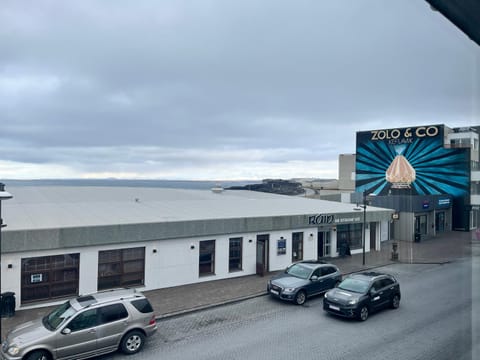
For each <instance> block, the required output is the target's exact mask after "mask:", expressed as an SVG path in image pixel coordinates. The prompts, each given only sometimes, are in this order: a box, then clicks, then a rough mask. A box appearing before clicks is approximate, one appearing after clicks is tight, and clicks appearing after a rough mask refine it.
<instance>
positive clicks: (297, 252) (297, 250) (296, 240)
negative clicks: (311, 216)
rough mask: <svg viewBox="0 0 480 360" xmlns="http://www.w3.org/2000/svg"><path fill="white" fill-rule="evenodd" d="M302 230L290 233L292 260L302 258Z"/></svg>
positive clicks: (300, 259)
mask: <svg viewBox="0 0 480 360" xmlns="http://www.w3.org/2000/svg"><path fill="white" fill-rule="evenodd" d="M303 245H304V244H303V232H302V231H299V232H293V233H292V262H296V261H302V260H303V253H304V251H303Z"/></svg>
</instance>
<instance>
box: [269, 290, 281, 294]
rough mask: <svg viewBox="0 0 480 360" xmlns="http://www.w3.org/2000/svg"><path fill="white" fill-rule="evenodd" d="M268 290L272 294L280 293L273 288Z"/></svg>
mask: <svg viewBox="0 0 480 360" xmlns="http://www.w3.org/2000/svg"><path fill="white" fill-rule="evenodd" d="M270 292H271V293H272V294H275V295H279V294H280V293H279V292H278V291H277V290H273V289H271V290H270Z"/></svg>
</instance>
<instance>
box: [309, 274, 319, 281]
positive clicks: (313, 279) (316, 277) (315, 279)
mask: <svg viewBox="0 0 480 360" xmlns="http://www.w3.org/2000/svg"><path fill="white" fill-rule="evenodd" d="M310 280H312V281H317V280H318V276H317V275H312V277H311V278H310Z"/></svg>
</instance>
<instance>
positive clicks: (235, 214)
mask: <svg viewBox="0 0 480 360" xmlns="http://www.w3.org/2000/svg"><path fill="white" fill-rule="evenodd" d="M9 191H10V192H11V193H12V195H13V196H14V198H13V199H12V200H10V201H9V202H8V203H6V204H4V219H5V223H7V224H8V226H7V227H6V228H5V229H4V230H3V231H2V244H1V245H2V252H1V266H2V269H1V276H2V278H1V280H2V281H1V291H2V292H5V291H12V292H14V293H15V294H16V295H17V299H18V301H17V308H26V307H36V306H41V305H50V304H53V303H56V302H58V301H62V300H63V299H64V298H66V297H71V296H75V295H78V294H86V293H91V292H95V291H98V290H105V289H111V288H117V287H138V288H140V289H142V290H153V289H159V288H166V287H172V286H178V285H184V284H190V283H196V282H203V281H211V280H217V279H226V278H232V277H238V276H245V275H253V274H259V275H263V274H265V273H267V272H269V271H276V270H281V269H284V268H285V267H286V266H288V265H289V264H290V263H292V262H294V261H300V260H307V259H318V258H324V257H334V256H339V254H340V252H341V245H342V244H343V243H344V242H345V241H347V242H349V243H350V244H351V245H350V246H351V252H352V253H358V252H361V251H362V246H361V245H362V236H363V235H364V234H363V233H362V229H363V223H365V224H368V229H365V238H366V239H368V241H366V244H365V245H366V246H365V248H366V251H370V250H373V249H378V248H379V246H380V242H381V241H383V240H385V239H387V238H388V236H389V233H388V222H389V220H390V218H391V214H392V213H393V211H392V210H389V209H381V208H375V207H372V208H369V211H368V212H367V213H366V217H365V218H363V215H364V213H363V212H362V211H358V210H356V209H355V208H354V206H352V204H345V203H338V202H331V201H322V200H314V199H306V198H303V197H291V196H282V195H273V194H265V193H259V192H253V191H233V190H232V191H218V190H216V191H215V192H211V191H206V190H179V189H160V188H155V189H153V188H150V189H149V188H122V187H115V188H108V187H102V188H95V187H68V186H63V187H47V186H44V187H27V186H24V187H16V188H13V187H11V188H9Z"/></svg>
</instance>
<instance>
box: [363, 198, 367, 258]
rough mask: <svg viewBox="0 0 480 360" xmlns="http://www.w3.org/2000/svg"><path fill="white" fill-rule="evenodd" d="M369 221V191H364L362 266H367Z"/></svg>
mask: <svg viewBox="0 0 480 360" xmlns="http://www.w3.org/2000/svg"><path fill="white" fill-rule="evenodd" d="M366 220H367V191H366V190H364V191H363V231H362V265H365V238H366V234H365V233H366V231H367V228H366Z"/></svg>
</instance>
